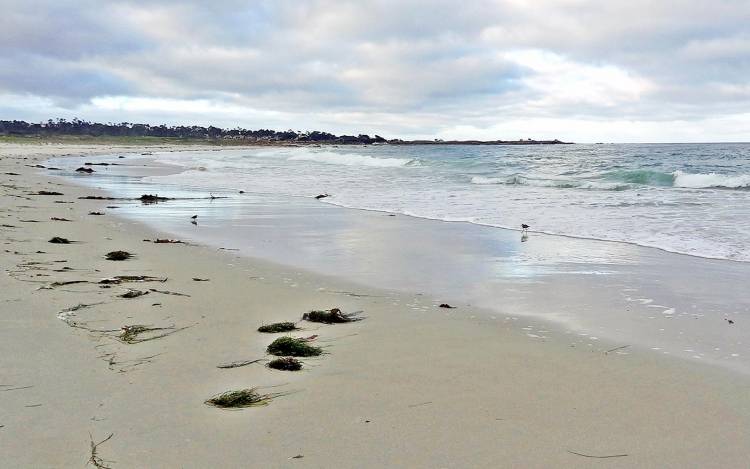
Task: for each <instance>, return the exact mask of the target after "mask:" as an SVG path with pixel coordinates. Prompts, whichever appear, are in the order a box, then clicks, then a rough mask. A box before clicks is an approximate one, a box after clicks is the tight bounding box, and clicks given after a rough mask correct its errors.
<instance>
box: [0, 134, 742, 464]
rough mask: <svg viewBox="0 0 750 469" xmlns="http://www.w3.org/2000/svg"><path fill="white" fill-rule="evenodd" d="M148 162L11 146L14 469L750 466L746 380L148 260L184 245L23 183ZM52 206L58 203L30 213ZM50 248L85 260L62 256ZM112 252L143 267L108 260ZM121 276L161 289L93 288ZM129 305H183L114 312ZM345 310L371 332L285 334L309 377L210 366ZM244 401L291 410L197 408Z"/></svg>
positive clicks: (7, 425) (345, 328)
mask: <svg viewBox="0 0 750 469" xmlns="http://www.w3.org/2000/svg"><path fill="white" fill-rule="evenodd" d="M152 150H153V148H149V149H141V148H109V147H107V148H102V147H90V148H89V147H76V146H36V145H29V146H19V145H3V146H2V147H0V177H1V178H2V179H1V180H2V182H1V183H0V184H2V185H0V191H1V193H2V200H3V204H2V206H0V210H2V211H1V212H0V223H1V224H3V225H7V226H3V227H2V228H0V236H2V242H3V248H2V252H0V261H1V263H2V266H3V269H4V271H5V273H6V275H5V276H3V277H1V278H0V291H2V292H3V295H2V298H1V299H0V301H1V302H0V320H2V325H3V327H2V328H0V356H2V367H1V369H2V375H1V376H0V385H2V387H0V402H2V405H1V406H0V425H2V427H0V447H2V450H3V451H2V454H3V459H4V462H3V465H4V466H7V467H83V466H85V464H86V462H87V461H88V459H89V458H90V456H91V446H90V445H91V443H90V442H91V440H92V439H93V440H94V441H95V442H98V441H101V440H104V439H105V438H107V437H108V436H109V435H110V434H112V435H113V436H112V438H111V439H109V440H108V441H106V442H105V443H103V444H102V445H100V446H99V447H98V448H97V454H98V456H99V457H101V458H102V459H103V460H104V461H111V463H108V465H110V466H112V467H196V468H197V467H217V466H221V467H384V466H385V467H602V466H606V467H742V466H743V465H744V464H746V462H747V460H748V457H749V456H750V451H749V450H748V448H749V447H750V425H749V424H750V395H748V393H747V389H748V385H750V379H748V378H747V377H746V376H744V375H742V374H740V373H734V372H731V371H727V370H724V369H722V368H720V367H711V366H708V365H705V364H701V363H695V362H693V361H688V360H681V359H677V358H672V357H665V356H661V355H659V354H657V353H654V352H653V351H649V350H645V349H642V348H637V347H633V348H632V349H628V351H627V354H626V353H622V352H623V350H615V351H612V352H609V353H606V352H607V350H611V349H612V348H616V347H618V346H621V345H622V344H619V343H606V341H600V343H598V344H597V345H596V347H571V344H570V342H569V341H568V340H565V339H564V338H563V337H562V336H560V337H557V336H555V335H551V336H550V337H549V338H548V339H545V340H531V339H530V338H529V337H528V336H527V334H526V331H524V330H523V328H522V327H519V326H520V324H517V321H497V320H493V319H491V317H492V315H493V314H496V313H494V312H492V311H489V310H485V309H479V308H476V309H475V308H473V307H470V306H468V305H465V304H461V305H460V307H459V308H458V309H455V310H445V309H441V308H439V306H438V305H439V304H440V303H441V302H443V301H446V300H445V299H444V298H436V297H432V296H430V295H420V294H416V293H409V292H408V291H402V290H398V289H389V288H380V289H378V288H373V287H366V286H362V285H361V284H360V283H354V282H348V281H345V280H342V279H341V278H338V277H336V276H332V275H322V274H313V273H310V272H309V271H306V270H302V269H300V268H291V267H287V266H283V265H278V264H272V263H270V262H268V261H266V260H261V259H257V258H249V257H245V256H240V255H238V253H237V252H236V251H230V250H226V249H225V250H218V249H216V247H210V246H209V244H208V243H204V242H201V243H196V244H189V245H185V244H154V243H152V242H144V241H143V240H144V239H150V240H153V239H155V238H165V237H173V236H172V235H170V234H169V233H165V232H157V231H154V230H153V229H152V228H149V227H147V226H146V225H143V224H141V223H139V222H137V221H132V220H129V219H125V218H118V217H117V216H116V213H117V210H118V209H108V208H106V207H107V206H112V205H117V204H118V202H116V201H103V200H102V201H98V200H80V199H78V197H80V196H85V195H105V194H104V193H101V192H97V191H95V190H93V189H90V188H83V187H80V186H73V185H71V184H68V183H65V182H61V180H60V179H59V178H56V177H52V176H50V174H51V173H54V172H53V171H49V172H48V171H47V170H46V169H41V168H30V167H28V166H27V165H31V166H33V165H35V164H38V163H40V162H42V161H45V160H46V159H47V158H49V157H50V156H54V155H57V154H72V155H75V154H80V153H89V154H93V153H101V154H104V153H112V152H114V151H118V152H128V153H129V152H132V153H136V154H137V153H140V152H143V151H152ZM71 158H77V157H76V156H71ZM128 158H130V157H128ZM81 160H82V161H84V160H83V159H81ZM125 160H127V158H126V159H125ZM95 168H96V167H95ZM6 173H16V174H18V175H8V174H6ZM40 190H46V191H56V192H61V193H62V194H63V195H60V196H50V195H34V193H38V191H40ZM58 201H60V202H66V203H57V202H58ZM91 211H101V212H103V213H104V215H102V216H95V215H89V214H88V213H89V212H91ZM51 217H57V218H66V219H68V220H71V221H53V220H51V219H50V218H51ZM31 220H34V221H31ZM186 223H187V221H186ZM53 236H61V237H65V238H68V239H70V240H75V241H77V242H76V243H72V244H65V245H62V244H51V243H49V242H48V240H49V239H50V238H51V237H53ZM226 247H227V248H231V247H232V246H226ZM118 249H122V250H126V251H129V252H132V253H134V254H135V257H134V258H132V259H130V260H127V261H122V262H115V261H108V260H106V259H104V257H103V256H104V254H106V253H107V252H109V251H113V250H118ZM38 251H43V252H38ZM58 261H59V262H58ZM66 267H67V269H66ZM116 275H150V276H154V277H158V278H166V279H167V280H166V281H164V282H149V283H137V284H120V285H112V286H111V287H110V288H101V287H102V285H101V284H99V283H98V282H99V281H100V280H101V279H103V278H111V277H113V276H116ZM193 278H204V279H209V280H208V281H194V280H193ZM79 280H80V281H85V283H75V284H68V285H61V286H52V284H53V283H54V282H64V281H79ZM128 288H135V289H139V290H144V291H149V289H151V288H153V289H156V290H160V291H169V292H173V293H175V292H176V293H181V294H183V295H189V296H178V295H171V294H165V293H159V292H153V291H149V293H148V294H147V295H144V296H140V297H137V298H133V299H124V298H120V297H118V295H120V294H122V293H125V292H127V291H128ZM80 304H84V305H92V306H88V307H83V308H80V309H77V310H76V311H72V312H69V313H71V314H67V315H64V316H63V318H64V319H67V322H66V321H63V320H62V319H60V318H59V317H58V316H59V315H60V313H61V312H63V311H64V310H66V309H70V308H72V307H75V306H76V305H80ZM332 307H340V308H341V309H342V310H344V311H357V310H362V311H364V315H365V316H366V319H365V320H363V321H360V322H356V323H352V324H341V325H332V326H327V325H324V326H321V325H318V324H310V323H301V326H302V327H304V329H305V330H303V331H300V332H299V334H294V335H295V336H297V335H299V336H309V335H317V336H318V337H317V339H316V340H315V343H317V344H318V345H321V346H323V347H325V350H326V352H327V353H326V354H324V355H323V356H321V357H319V358H314V359H305V360H304V361H305V365H306V366H305V368H304V369H303V371H301V372H298V373H290V372H281V371H274V370H269V369H267V368H266V367H264V366H262V364H254V365H248V366H245V367H240V368H234V369H219V368H217V365H219V364H221V363H226V362H231V361H235V360H247V359H257V358H264V356H265V353H264V350H265V347H266V346H267V345H268V343H270V342H271V340H273V338H275V337H276V336H275V335H266V334H261V333H258V332H257V331H256V329H257V327H258V326H259V325H261V324H263V323H268V322H273V321H281V320H291V321H296V320H298V319H299V318H300V317H301V315H302V313H304V312H306V311H309V310H310V309H319V308H326V309H327V308H332ZM134 324H146V325H151V326H153V327H163V328H174V329H166V331H167V332H170V335H167V336H165V337H162V338H158V339H155V340H150V341H146V342H142V343H136V344H128V343H123V342H122V341H120V340H118V338H117V335H118V333H119V330H120V328H122V327H123V326H126V325H134ZM72 326H76V327H72ZM248 387H261V388H262V391H263V392H281V393H284V394H285V395H284V396H282V397H279V398H277V399H274V400H273V401H272V402H271V403H270V404H269V405H268V406H265V407H256V408H248V409H243V410H236V411H226V410H221V409H216V408H213V407H209V406H207V405H205V404H204V403H203V401H204V400H205V399H207V398H209V397H211V396H212V395H214V394H216V393H219V392H223V391H227V390H230V389H240V388H248ZM576 453H577V454H576ZM295 456H302V457H296V458H295ZM592 456H598V457H592Z"/></svg>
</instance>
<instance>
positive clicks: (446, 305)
mask: <svg viewBox="0 0 750 469" xmlns="http://www.w3.org/2000/svg"><path fill="white" fill-rule="evenodd" d="M439 307H440V308H446V309H455V308H456V307H455V306H451V305H449V304H448V303H442V304H440V306H439Z"/></svg>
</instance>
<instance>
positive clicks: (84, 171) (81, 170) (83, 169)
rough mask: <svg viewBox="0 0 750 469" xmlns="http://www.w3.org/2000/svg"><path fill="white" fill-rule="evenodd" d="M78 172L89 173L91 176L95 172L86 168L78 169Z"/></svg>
mask: <svg viewBox="0 0 750 469" xmlns="http://www.w3.org/2000/svg"><path fill="white" fill-rule="evenodd" d="M76 172H77V173H89V174H91V173H93V172H94V170H93V169H91V168H85V167H83V166H81V167H80V168H78V169H76Z"/></svg>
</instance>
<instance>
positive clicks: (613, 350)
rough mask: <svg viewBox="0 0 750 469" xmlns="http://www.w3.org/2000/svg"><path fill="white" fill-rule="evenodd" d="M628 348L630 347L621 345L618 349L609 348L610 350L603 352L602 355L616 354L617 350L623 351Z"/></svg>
mask: <svg viewBox="0 0 750 469" xmlns="http://www.w3.org/2000/svg"><path fill="white" fill-rule="evenodd" d="M628 347H630V345H621V346H619V347H615V348H611V349H609V350H607V351H606V352H604V355H607V354H609V353H611V352H616V351H618V350H622V349H625V348H628Z"/></svg>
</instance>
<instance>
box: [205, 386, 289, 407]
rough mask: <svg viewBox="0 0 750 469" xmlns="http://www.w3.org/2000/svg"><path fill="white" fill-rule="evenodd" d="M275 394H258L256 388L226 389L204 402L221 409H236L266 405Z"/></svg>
mask: <svg viewBox="0 0 750 469" xmlns="http://www.w3.org/2000/svg"><path fill="white" fill-rule="evenodd" d="M274 397H275V396H274V395H270V394H259V393H258V391H257V388H250V389H241V390H238V391H227V392H224V393H221V394H217V395H216V396H214V397H212V398H210V399H208V400H206V404H208V405H211V406H214V407H220V408H222V409H237V408H243V407H257V406H262V405H268V403H269V402H271V399H273V398H274Z"/></svg>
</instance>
